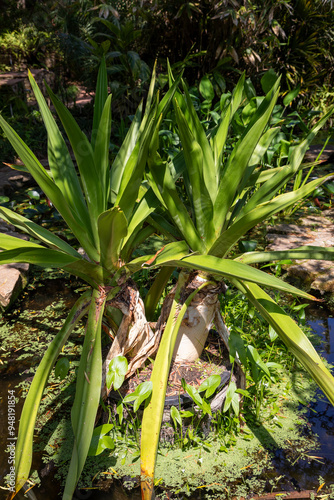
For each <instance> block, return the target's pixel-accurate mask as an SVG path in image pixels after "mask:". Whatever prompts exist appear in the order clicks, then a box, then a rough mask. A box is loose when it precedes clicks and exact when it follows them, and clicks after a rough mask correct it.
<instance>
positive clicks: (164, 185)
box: [148, 144, 204, 251]
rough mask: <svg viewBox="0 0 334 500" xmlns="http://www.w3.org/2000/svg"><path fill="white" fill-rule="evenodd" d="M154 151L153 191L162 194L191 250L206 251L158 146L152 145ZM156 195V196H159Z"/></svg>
mask: <svg viewBox="0 0 334 500" xmlns="http://www.w3.org/2000/svg"><path fill="white" fill-rule="evenodd" d="M151 147H152V149H151V150H150V155H149V157H148V165H149V167H150V171H151V174H152V178H153V182H152V178H151V177H148V178H149V180H150V182H151V186H152V189H153V190H154V191H155V192H156V191H158V193H159V194H160V196H161V198H162V200H163V202H164V203H165V205H166V207H167V209H168V211H169V214H170V216H171V217H172V219H173V221H174V224H175V225H176V227H177V228H178V229H179V231H180V232H181V234H182V236H183V238H184V239H185V240H186V241H187V243H188V244H189V246H190V248H192V249H193V250H194V251H202V250H203V249H204V245H203V242H202V240H201V237H200V234H199V232H198V231H197V229H196V227H195V226H194V223H193V221H192V219H191V218H190V216H189V214H188V211H187V209H186V207H185V206H184V204H183V203H182V200H181V199H180V197H179V193H178V191H177V189H176V185H175V182H174V179H173V177H172V175H171V173H170V170H169V168H168V165H167V164H166V163H165V162H163V161H162V160H161V158H160V156H159V155H158V153H157V152H156V149H157V146H156V145H152V144H151ZM158 193H156V194H158Z"/></svg>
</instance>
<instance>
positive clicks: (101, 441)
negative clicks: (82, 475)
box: [88, 424, 115, 457]
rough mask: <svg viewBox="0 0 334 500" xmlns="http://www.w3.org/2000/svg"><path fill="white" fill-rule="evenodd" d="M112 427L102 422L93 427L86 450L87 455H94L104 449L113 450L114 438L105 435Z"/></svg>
mask: <svg viewBox="0 0 334 500" xmlns="http://www.w3.org/2000/svg"><path fill="white" fill-rule="evenodd" d="M112 428H113V425H112V424H104V425H100V426H99V427H95V429H94V431H93V436H92V440H91V443H90V446H89V450H88V456H89V457H96V456H97V455H100V454H101V453H102V452H103V451H104V450H106V449H110V450H113V449H114V448H115V442H114V440H113V439H112V438H111V437H110V436H106V435H105V434H107V433H108V432H110V431H111V429H112Z"/></svg>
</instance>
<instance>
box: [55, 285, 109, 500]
mask: <svg viewBox="0 0 334 500" xmlns="http://www.w3.org/2000/svg"><path fill="white" fill-rule="evenodd" d="M105 302H106V295H104V296H103V295H102V293H101V292H100V291H98V290H94V291H93V295H92V301H91V304H90V308H89V313H88V320H87V327H86V334H85V340H84V345H83V348H82V353H81V358H80V364H79V369H78V374H77V383H76V393H75V399H74V403H73V407H72V413H71V420H72V427H73V433H74V446H73V451H72V458H71V463H70V467H69V470H68V474H67V478H66V484H65V491H64V494H63V500H72V496H73V493H74V490H75V487H76V485H77V482H78V480H79V478H80V475H81V472H82V469H83V467H84V465H85V462H86V458H87V454H88V450H89V446H90V443H91V439H92V435H93V430H94V423H95V418H96V413H97V409H98V406H99V401H100V394H101V381H102V356H101V323H102V316H103V311H104V307H105Z"/></svg>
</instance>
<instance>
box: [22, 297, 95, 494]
mask: <svg viewBox="0 0 334 500" xmlns="http://www.w3.org/2000/svg"><path fill="white" fill-rule="evenodd" d="M90 301H91V293H90V292H86V293H85V294H84V295H82V297H80V299H79V300H78V301H77V302H76V303H75V305H74V306H73V307H72V309H71V311H70V313H69V315H68V317H67V319H66V321H65V323H64V326H63V327H62V329H61V330H60V331H59V332H58V333H57V335H56V337H55V338H54V339H53V341H52V342H51V344H50V345H49V347H48V349H47V351H46V353H45V354H44V356H43V359H42V361H41V362H40V364H39V366H38V368H37V371H36V374H35V376H34V379H33V381H32V383H31V386H30V389H29V392H28V395H27V397H26V399H25V402H24V406H23V409H22V413H21V418H20V426H19V433H18V438H17V442H16V450H15V474H16V483H15V489H16V492H18V491H19V490H20V489H21V488H22V486H23V485H24V483H25V482H26V481H27V479H28V477H29V472H30V468H31V463H32V447H33V436H34V430H35V423H36V418H37V412H38V409H39V405H40V402H41V399H42V395H43V391H44V388H45V386H46V384H47V381H48V378H49V375H50V372H51V370H52V368H53V366H54V364H55V362H56V360H57V357H58V355H59V353H60V352H61V350H62V348H63V346H64V344H65V342H66V341H67V339H68V337H69V335H70V334H71V332H72V330H73V328H74V327H75V325H76V324H77V323H78V321H79V320H80V319H81V318H82V317H83V316H84V315H85V314H86V313H87V311H88V309H89V305H90Z"/></svg>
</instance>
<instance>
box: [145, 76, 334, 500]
mask: <svg viewBox="0 0 334 500" xmlns="http://www.w3.org/2000/svg"><path fill="white" fill-rule="evenodd" d="M183 90H184V94H183V95H182V94H181V93H180V92H177V93H176V95H175V98H174V110H175V114H176V121H177V126H178V132H179V136H180V139H181V142H182V147H183V149H182V152H181V153H180V155H179V156H178V157H177V160H176V161H174V162H170V163H168V162H165V161H163V160H162V159H161V156H160V155H159V144H158V134H157V131H156V133H155V136H154V138H153V140H152V142H151V144H150V149H149V156H148V165H149V173H148V174H147V178H148V180H149V183H150V185H151V188H152V189H153V191H154V193H155V195H156V196H157V198H158V199H159V200H160V203H161V206H162V207H163V209H164V213H165V220H166V222H167V221H168V223H169V224H172V225H174V227H175V229H176V230H177V231H178V232H179V234H180V235H181V239H182V240H183V242H182V243H181V242H180V243H172V244H170V245H169V246H168V248H167V247H166V248H165V249H163V250H162V252H161V253H160V254H158V255H156V256H154V259H155V260H154V264H155V265H156V266H167V268H170V266H171V265H172V264H174V265H176V266H178V267H180V268H182V269H183V272H181V274H180V278H179V281H178V283H177V285H176V287H175V290H174V291H173V293H172V294H171V296H170V301H169V304H168V310H169V318H168V321H167V324H166V328H165V332H164V336H163V338H162V341H161V343H160V347H159V351H158V353H157V357H156V360H155V363H154V368H153V373H152V379H151V380H152V382H153V391H152V398H151V402H150V404H149V405H148V406H147V408H146V409H145V410H144V416H143V424H142V441H141V473H142V495H143V498H145V499H150V498H151V497H152V494H153V479H154V468H155V459H156V452H157V446H158V439H159V431H160V425H161V417H162V413H163V406H164V398H165V390H166V385H167V379H168V372H169V367H170V362H171V359H172V356H173V351H174V347H175V344H176V342H178V343H179V342H181V348H179V349H181V350H183V352H182V353H181V354H182V356H183V357H184V358H186V353H185V352H184V349H185V345H186V344H183V343H182V339H180V337H181V336H182V319H183V317H184V314H185V313H186V309H187V307H191V306H192V305H193V306H194V307H193V310H192V313H191V315H189V317H188V318H187V325H189V323H190V322H191V320H193V322H194V325H191V326H193V329H195V326H196V323H200V321H201V316H203V315H204V313H203V309H205V307H206V305H207V304H209V305H211V304H217V306H216V307H213V308H211V309H210V311H209V318H208V319H206V321H205V322H204V325H203V322H202V328H203V327H204V328H206V329H208V325H210V324H211V323H212V321H213V320H214V322H215V325H216V328H217V329H218V330H220V333H221V334H222V336H223V337H224V338H225V342H226V343H227V344H228V338H227V337H228V332H227V331H226V327H225V326H224V323H223V321H222V318H221V316H220V313H219V306H218V300H217V295H218V294H219V293H221V290H222V287H221V284H222V280H224V281H225V280H228V281H229V282H230V283H231V284H232V285H233V286H235V287H237V288H238V289H239V290H241V291H242V292H243V293H244V295H245V296H246V297H247V298H248V299H249V300H250V301H251V302H252V303H253V305H254V306H255V307H256V308H257V310H258V311H259V312H260V314H261V315H262V316H263V317H264V318H265V319H266V320H267V321H268V323H269V324H270V325H271V326H272V327H273V328H274V329H275V330H276V332H277V333H278V335H279V336H280V338H281V339H282V340H283V341H284V342H285V344H286V345H287V347H288V348H289V349H290V350H291V352H292V353H293V354H294V355H295V356H296V357H297V358H298V360H299V361H300V362H301V363H302V364H303V365H304V367H305V368H306V369H307V370H308V372H309V373H310V375H311V376H312V377H313V379H314V380H315V381H316V382H317V383H318V385H319V386H320V387H321V389H322V390H323V392H324V393H325V394H326V395H327V397H328V398H329V400H330V401H331V402H332V403H334V378H333V376H332V375H331V374H330V372H329V371H328V370H327V368H326V367H325V366H324V364H323V362H322V361H321V359H320V357H319V356H318V354H317V353H316V351H315V350H314V348H313V346H312V344H311V343H310V342H309V340H308V339H307V337H306V336H305V335H304V333H303V332H302V331H301V330H300V328H299V327H298V326H297V324H296V323H295V322H294V321H293V320H292V319H291V318H290V317H289V316H288V315H287V314H286V313H284V311H283V310H282V309H281V308H280V307H279V306H278V305H277V304H276V303H275V302H274V301H273V299H272V298H271V297H270V295H268V293H267V292H266V291H265V290H264V289H263V288H264V287H270V288H276V289H278V290H281V291H283V292H288V293H294V294H296V295H299V296H301V297H307V296H308V297H309V298H310V297H311V296H309V295H308V294H305V293H304V292H302V291H300V290H298V289H296V288H294V287H291V286H290V285H288V284H287V283H284V282H283V281H281V280H279V279H277V278H276V277H274V276H272V275H269V274H265V273H263V272H262V271H260V270H258V269H256V268H254V267H252V266H250V265H249V264H253V263H259V262H265V261H274V260H278V259H283V258H284V259H298V258H303V259H305V258H306V259H307V258H312V259H328V260H333V257H334V250H333V249H328V248H319V247H301V248H298V249H293V250H288V251H278V252H250V253H245V254H243V255H237V256H235V254H233V253H231V251H233V249H234V248H235V246H236V245H237V244H238V242H239V240H240V239H241V238H243V237H244V236H245V235H246V234H247V232H248V231H249V230H250V229H252V228H253V227H254V226H256V225H257V224H259V223H261V222H263V221H264V220H265V219H267V218H269V217H271V216H272V215H274V214H276V213H277V212H279V211H281V210H284V209H285V208H286V207H289V206H291V205H292V204H294V203H296V202H298V201H299V200H301V199H302V198H304V197H305V196H307V195H309V194H310V193H312V191H313V190H314V189H315V188H316V187H317V186H319V185H321V184H322V183H324V182H326V180H328V179H329V178H330V177H331V176H325V177H322V178H320V179H316V180H313V181H311V182H309V183H307V184H305V185H303V186H302V187H301V188H299V189H297V190H294V191H291V192H289V191H286V192H284V191H285V189H284V188H285V187H286V185H287V183H288V181H289V180H290V179H291V178H293V176H294V175H295V174H296V173H297V172H298V170H299V169H300V168H302V160H303V157H304V154H305V152H306V150H307V149H308V147H309V145H310V143H311V141H312V139H313V138H314V136H315V134H316V133H317V131H318V130H319V129H320V128H321V127H322V126H323V124H324V123H325V122H326V120H327V119H328V117H329V116H330V115H331V114H332V113H333V110H331V111H330V112H329V113H327V114H326V115H325V116H324V117H323V118H321V119H320V120H319V122H318V123H317V125H316V126H315V127H314V128H313V129H312V131H311V132H310V133H309V134H308V136H307V137H306V138H305V139H304V140H303V141H302V142H301V143H300V144H299V145H298V146H296V147H295V149H294V150H293V152H292V154H291V156H290V158H289V162H288V164H287V165H285V166H283V167H281V168H278V169H275V170H273V171H270V170H269V171H262V170H261V166H260V162H261V158H262V157H263V155H264V154H265V152H266V150H267V148H268V146H269V145H270V143H271V141H272V139H273V138H274V137H275V135H276V134H277V133H278V132H279V128H277V127H275V128H271V127H270V125H269V123H270V117H271V114H272V111H273V108H274V106H275V103H276V101H277V98H278V95H279V81H277V82H276V83H275V85H274V86H273V88H272V89H271V91H270V92H269V93H268V94H267V95H266V96H265V97H264V98H262V99H259V98H254V100H252V101H251V102H250V103H249V106H248V109H247V110H246V113H245V115H247V116H248V120H247V122H248V123H247V125H246V126H245V129H244V132H243V133H242V135H241V137H240V138H239V140H238V141H237V143H236V144H235V145H234V147H233V150H232V152H231V154H228V153H227V149H225V145H226V139H227V136H228V131H229V128H230V126H231V121H232V120H233V117H234V116H235V114H236V113H237V112H238V108H239V106H240V105H241V103H242V101H243V95H244V77H241V79H240V80H239V83H238V84H237V86H236V88H235V90H234V93H233V96H232V99H231V101H230V103H229V104H228V105H227V106H226V107H225V108H224V110H223V112H222V116H221V121H220V124H219V126H218V127H217V128H216V130H215V133H211V135H209V136H208V135H207V134H206V131H205V128H204V127H203V125H202V123H201V122H200V120H199V118H198V116H197V114H196V111H195V109H194V106H193V104H192V101H191V97H190V95H189V92H188V89H187V87H186V85H185V84H184V83H183ZM244 109H245V108H244ZM181 175H182V179H183V184H182V188H184V189H182V190H181V189H179V184H180V183H179V182H178V181H179V180H180V176H181ZM282 191H283V193H282ZM279 193H281V194H279ZM182 246H183V247H184V255H183V256H182V257H181V258H180V257H177V256H176V255H175V256H173V248H174V249H177V250H178V251H182ZM189 251H190V253H189ZM233 255H234V256H233ZM194 273H195V275H194ZM196 275H197V276H199V277H200V279H197V280H196ZM196 296H197V297H196ZM194 299H197V300H196V302H194ZM196 308H198V315H197V317H196V311H195V309H196ZM200 308H202V309H201V310H200ZM207 308H208V309H209V307H207ZM190 318H191V319H190ZM191 326H190V329H189V328H186V335H187V336H188V335H190V334H191V333H192V332H191V329H192V328H191ZM189 330H190V331H189ZM178 334H179V340H177V339H178ZM192 342H194V343H195V342H196V339H195V340H192ZM202 342H203V341H202Z"/></svg>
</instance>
